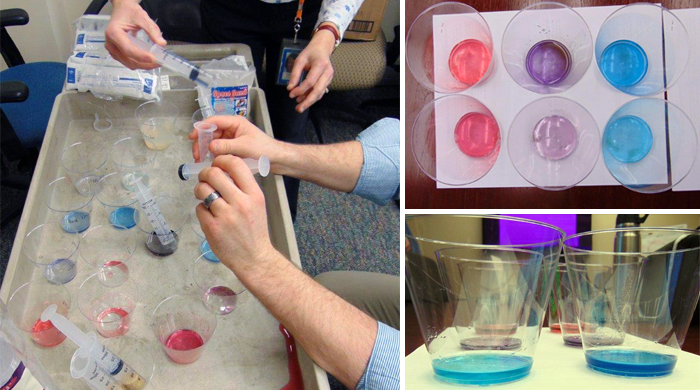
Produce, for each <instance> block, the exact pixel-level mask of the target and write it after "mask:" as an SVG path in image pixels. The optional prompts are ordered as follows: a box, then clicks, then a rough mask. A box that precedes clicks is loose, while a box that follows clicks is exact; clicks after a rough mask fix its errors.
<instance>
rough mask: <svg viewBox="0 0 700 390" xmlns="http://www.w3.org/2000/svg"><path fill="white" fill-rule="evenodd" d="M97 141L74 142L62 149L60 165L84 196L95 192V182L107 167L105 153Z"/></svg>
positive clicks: (102, 146)
mask: <svg viewBox="0 0 700 390" xmlns="http://www.w3.org/2000/svg"><path fill="white" fill-rule="evenodd" d="M103 149H104V145H102V144H101V143H100V142H98V141H85V142H76V143H74V144H72V145H69V146H68V147H66V148H65V149H64V150H63V154H62V155H61V166H63V168H64V169H65V170H66V176H67V177H69V178H70V179H71V180H72V181H73V184H74V185H75V188H76V189H77V190H78V192H79V193H80V194H82V195H84V196H90V195H93V194H95V191H96V187H95V184H96V183H97V182H98V181H99V180H100V178H101V177H102V175H103V174H105V172H106V169H107V153H103V152H102V150H103Z"/></svg>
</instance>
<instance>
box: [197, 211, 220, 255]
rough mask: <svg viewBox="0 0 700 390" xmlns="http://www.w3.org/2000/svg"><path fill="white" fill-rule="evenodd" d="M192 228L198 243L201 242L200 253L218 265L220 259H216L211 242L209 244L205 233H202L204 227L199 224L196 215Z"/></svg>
mask: <svg viewBox="0 0 700 390" xmlns="http://www.w3.org/2000/svg"><path fill="white" fill-rule="evenodd" d="M191 226H192V230H193V231H194V233H195V234H196V235H197V241H198V242H199V253H201V254H202V255H204V258H205V259H207V260H209V261H211V262H214V263H218V262H219V258H218V257H216V255H215V254H214V252H212V250H211V247H210V246H209V242H207V238H206V236H205V235H204V231H202V226H201V225H200V224H199V220H198V219H197V216H196V215H193V216H192V218H191Z"/></svg>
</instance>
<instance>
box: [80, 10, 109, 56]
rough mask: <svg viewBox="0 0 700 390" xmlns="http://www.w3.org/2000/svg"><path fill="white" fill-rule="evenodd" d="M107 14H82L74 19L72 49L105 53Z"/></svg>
mask: <svg viewBox="0 0 700 390" xmlns="http://www.w3.org/2000/svg"><path fill="white" fill-rule="evenodd" d="M107 24H109V15H83V16H81V17H80V18H79V19H78V20H76V21H75V41H74V42H73V51H99V52H104V53H106V52H107V50H106V49H105V31H106V30H107Z"/></svg>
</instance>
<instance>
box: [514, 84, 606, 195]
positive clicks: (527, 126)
mask: <svg viewBox="0 0 700 390" xmlns="http://www.w3.org/2000/svg"><path fill="white" fill-rule="evenodd" d="M599 153H600V132H599V130H598V126H597V125H596V122H595V119H594V118H593V116H592V115H591V114H590V113H589V112H588V111H587V110H586V109H585V108H584V107H583V106H581V105H580V104H578V103H576V102H574V101H572V100H569V99H566V98H563V97H545V98H542V99H538V100H535V101H534V102H532V103H530V104H528V105H527V106H525V107H524V108H523V109H522V110H520V112H519V113H518V114H517V115H516V116H515V118H514V119H513V123H512V124H511V126H510V130H509V131H508V154H509V156H510V160H511V162H512V163H513V166H514V167H515V169H516V170H517V171H518V173H519V174H520V176H522V177H523V178H524V179H525V180H527V181H528V182H529V183H530V184H532V185H534V186H536V187H538V188H541V189H544V190H549V191H558V190H565V189H567V188H571V187H573V186H575V185H576V184H578V183H580V182H581V181H582V180H583V179H585V178H586V177H587V176H588V175H589V174H590V173H591V171H592V170H593V168H594V167H595V165H596V162H597V161H598V155H599Z"/></svg>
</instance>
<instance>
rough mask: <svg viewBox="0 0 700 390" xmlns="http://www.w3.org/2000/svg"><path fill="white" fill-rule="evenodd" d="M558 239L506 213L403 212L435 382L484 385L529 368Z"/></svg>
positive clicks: (555, 232) (549, 229)
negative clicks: (410, 214)
mask: <svg viewBox="0 0 700 390" xmlns="http://www.w3.org/2000/svg"><path fill="white" fill-rule="evenodd" d="M563 237H564V233H563V232H562V231H561V230H560V229H558V228H556V227H554V226H551V225H547V224H543V223H540V222H535V221H528V220H525V219H520V218H512V217H505V216H484V215H419V216H407V217H406V238H407V239H408V241H409V244H410V247H409V248H407V250H406V281H407V285H408V290H409V292H410V294H411V299H412V302H413V307H414V309H415V311H416V314H417V317H418V323H419V325H420V329H421V333H422V335H423V340H424V341H425V345H426V348H427V349H428V352H429V353H430V355H431V360H432V365H433V371H434V372H435V376H436V378H437V379H438V380H440V381H444V382H449V383H457V384H472V385H475V384H478V385H488V384H495V383H504V382H509V381H513V380H517V379H520V378H523V377H524V376H526V375H527V374H528V373H529V371H530V368H531V366H532V363H533V360H532V358H533V355H534V353H535V347H536V344H537V341H538V339H539V334H540V330H541V328H542V323H543V322H544V316H545V314H546V311H547V306H548V304H549V296H550V294H551V288H552V282H553V277H554V274H555V269H556V264H557V260H558V258H559V253H560V251H561V240H562V238H563Z"/></svg>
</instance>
